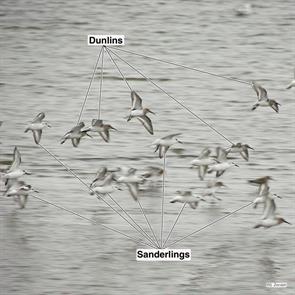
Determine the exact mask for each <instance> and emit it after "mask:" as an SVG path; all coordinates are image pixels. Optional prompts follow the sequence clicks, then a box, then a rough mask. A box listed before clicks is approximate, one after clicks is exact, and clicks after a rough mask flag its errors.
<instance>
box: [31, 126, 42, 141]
mask: <svg viewBox="0 0 295 295" xmlns="http://www.w3.org/2000/svg"><path fill="white" fill-rule="evenodd" d="M41 135H42V129H39V130H33V137H34V141H35V143H36V144H39V142H40V140H41Z"/></svg>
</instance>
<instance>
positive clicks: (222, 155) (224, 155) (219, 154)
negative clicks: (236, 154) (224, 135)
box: [216, 146, 227, 162]
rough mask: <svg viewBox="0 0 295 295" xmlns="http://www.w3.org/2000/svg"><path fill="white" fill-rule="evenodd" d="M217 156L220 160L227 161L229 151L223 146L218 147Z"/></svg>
mask: <svg viewBox="0 0 295 295" xmlns="http://www.w3.org/2000/svg"><path fill="white" fill-rule="evenodd" d="M216 158H217V160H218V161H219V162H225V161H226V160H227V151H226V150H225V149H224V148H222V147H220V146H219V147H217V148H216Z"/></svg>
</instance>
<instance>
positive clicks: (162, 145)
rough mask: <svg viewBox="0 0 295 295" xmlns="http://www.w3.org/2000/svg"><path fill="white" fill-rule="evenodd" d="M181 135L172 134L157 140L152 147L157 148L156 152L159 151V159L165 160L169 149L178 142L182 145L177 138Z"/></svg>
mask: <svg viewBox="0 0 295 295" xmlns="http://www.w3.org/2000/svg"><path fill="white" fill-rule="evenodd" d="M180 134H181V133H175V134H170V135H167V136H164V137H162V138H158V139H156V140H155V141H154V142H153V143H152V145H155V146H156V149H155V152H157V151H159V157H160V158H163V157H164V155H165V154H166V153H167V151H168V149H169V148H170V147H171V146H172V145H173V144H175V143H176V142H179V143H182V142H181V141H180V140H178V139H177V138H176V136H178V135H180Z"/></svg>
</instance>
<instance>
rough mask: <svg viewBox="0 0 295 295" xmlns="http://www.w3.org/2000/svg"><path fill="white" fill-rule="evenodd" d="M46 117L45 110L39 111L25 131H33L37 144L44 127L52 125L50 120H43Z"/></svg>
mask: <svg viewBox="0 0 295 295" xmlns="http://www.w3.org/2000/svg"><path fill="white" fill-rule="evenodd" d="M44 118H45V114H44V113H43V112H41V113H39V114H38V115H37V116H36V117H35V118H34V120H33V121H32V122H31V123H30V124H29V125H28V127H27V128H26V130H25V132H28V131H29V130H31V131H32V132H33V137H34V141H35V143H36V144H38V143H39V142H40V140H41V136H42V130H43V129H44V127H51V126H50V125H49V124H48V122H45V121H43V119H44Z"/></svg>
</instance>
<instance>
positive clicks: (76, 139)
mask: <svg viewBox="0 0 295 295" xmlns="http://www.w3.org/2000/svg"><path fill="white" fill-rule="evenodd" d="M80 139H81V138H72V144H73V147H78V145H79V143H80Z"/></svg>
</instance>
